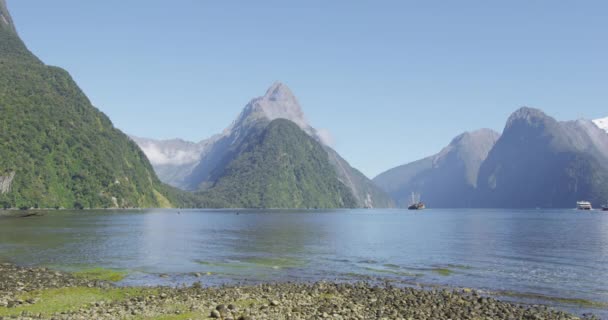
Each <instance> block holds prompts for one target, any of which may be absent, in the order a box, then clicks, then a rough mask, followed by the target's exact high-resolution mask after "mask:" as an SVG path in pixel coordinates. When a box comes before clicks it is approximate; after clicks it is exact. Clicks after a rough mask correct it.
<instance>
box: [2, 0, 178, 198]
mask: <svg viewBox="0 0 608 320" xmlns="http://www.w3.org/2000/svg"><path fill="white" fill-rule="evenodd" d="M0 115H1V117H0V175H1V176H2V177H3V178H2V181H1V184H2V190H3V192H1V193H0V203H2V205H3V206H5V207H6V206H8V207H20V208H21V207H24V208H29V207H44V208H51V207H64V208H84V207H86V208H89V207H91V208H100V207H165V206H171V205H172V204H173V199H177V197H176V196H177V195H178V194H179V192H177V191H175V190H173V189H171V188H169V187H167V186H165V185H163V184H162V183H161V182H160V181H159V180H158V178H157V177H156V174H155V173H154V170H153V169H152V167H151V166H150V163H149V162H148V160H147V158H146V156H145V155H144V154H143V152H141V150H140V149H139V148H138V147H137V145H136V144H135V143H134V142H132V141H131V140H130V139H129V138H128V137H127V136H126V135H125V134H124V133H122V132H121V131H120V130H118V129H116V128H115V127H114V125H113V124H112V122H111V121H110V119H109V118H108V117H107V116H106V115H105V114H103V113H102V112H100V111H99V110H98V109H96V108H95V107H93V106H92V105H91V102H90V101H89V99H88V98H87V97H86V95H85V94H84V93H83V92H82V91H81V90H80V88H79V87H78V86H77V84H76V83H75V82H74V80H73V79H72V77H71V76H70V75H69V74H68V72H66V71H65V70H62V69H60V68H57V67H52V66H47V65H45V64H44V63H42V62H41V61H40V60H38V58H36V56H34V55H33V54H32V53H31V52H30V51H29V50H28V49H27V48H26V46H25V45H24V44H23V42H22V41H21V39H20V38H19V36H18V34H17V32H16V31H15V27H14V24H13V20H12V18H11V16H10V14H9V12H8V10H7V7H6V2H5V1H3V0H2V1H1V2H0ZM6 172H9V174H6ZM177 205H180V204H177Z"/></svg>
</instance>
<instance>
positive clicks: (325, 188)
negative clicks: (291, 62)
mask: <svg viewBox="0 0 608 320" xmlns="http://www.w3.org/2000/svg"><path fill="white" fill-rule="evenodd" d="M232 158H233V160H232V161H230V163H229V164H228V165H227V166H225V167H223V168H221V169H220V170H219V171H218V172H217V173H214V175H216V176H217V178H216V180H215V181H214V183H213V185H212V186H211V187H210V188H208V189H207V190H205V191H203V192H201V193H200V196H201V198H202V199H203V200H202V201H203V202H202V204H201V206H202V207H223V208H225V207H237V208H345V207H346V208H348V207H356V206H357V205H358V204H357V200H356V199H355V197H354V196H353V194H352V193H351V190H350V189H349V188H348V187H347V186H346V185H344V184H343V183H342V182H341V181H340V180H339V179H338V175H337V174H336V172H335V170H334V168H333V166H332V165H331V163H330V162H329V158H328V154H327V152H326V151H325V150H324V148H323V146H322V145H321V144H320V143H319V142H318V141H316V140H314V139H313V138H311V137H310V136H309V135H307V134H306V133H305V132H304V131H303V130H302V129H301V128H300V127H299V126H298V125H297V124H295V123H294V122H291V121H290V120H286V119H281V118H278V119H276V120H273V121H271V122H270V124H268V125H267V126H260V127H259V128H256V129H255V130H251V131H249V132H248V134H247V136H246V137H244V138H243V140H242V142H241V143H240V144H239V146H238V147H236V148H235V150H234V156H233V157H232Z"/></svg>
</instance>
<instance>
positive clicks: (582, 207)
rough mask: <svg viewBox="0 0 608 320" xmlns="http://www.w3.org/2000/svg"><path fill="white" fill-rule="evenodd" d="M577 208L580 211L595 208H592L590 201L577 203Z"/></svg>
mask: <svg viewBox="0 0 608 320" xmlns="http://www.w3.org/2000/svg"><path fill="white" fill-rule="evenodd" d="M576 208H577V209H578V210H593V207H592V206H591V202H589V201H579V202H577V203H576Z"/></svg>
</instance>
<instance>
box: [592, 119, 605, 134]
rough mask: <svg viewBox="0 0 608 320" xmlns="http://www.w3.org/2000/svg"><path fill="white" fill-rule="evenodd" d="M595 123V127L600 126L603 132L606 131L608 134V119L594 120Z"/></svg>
mask: <svg viewBox="0 0 608 320" xmlns="http://www.w3.org/2000/svg"><path fill="white" fill-rule="evenodd" d="M593 123H595V125H596V126H598V127H599V128H600V129H602V130H604V131H606V133H608V117H606V118H602V119H597V120H593Z"/></svg>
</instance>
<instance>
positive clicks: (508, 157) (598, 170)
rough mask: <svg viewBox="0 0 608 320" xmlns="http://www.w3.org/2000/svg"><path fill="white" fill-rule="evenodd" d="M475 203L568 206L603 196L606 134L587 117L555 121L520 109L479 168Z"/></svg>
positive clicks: (606, 193)
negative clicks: (584, 118)
mask: <svg viewBox="0 0 608 320" xmlns="http://www.w3.org/2000/svg"><path fill="white" fill-rule="evenodd" d="M478 187H479V191H478V197H477V202H476V204H475V205H476V206H480V207H509V208H512V207H515V208H533V207H543V208H569V207H574V206H575V204H576V201H578V200H589V201H592V202H593V203H596V204H599V203H603V202H604V201H605V200H606V199H605V198H606V197H608V135H606V134H605V133H604V132H603V131H602V130H601V129H599V128H598V127H597V126H595V125H594V124H593V123H592V122H591V121H587V120H577V121H570V122H558V121H556V120H555V119H553V118H551V117H549V116H547V115H545V114H544V113H543V112H542V111H540V110H536V109H531V108H522V109H520V110H518V111H516V112H515V113H513V115H512V116H511V117H510V118H509V120H508V122H507V125H506V127H505V129H504V132H503V135H502V136H501V138H500V139H499V140H498V142H497V143H496V145H495V147H494V148H493V150H492V151H491V152H490V154H489V156H488V158H487V159H486V161H485V162H484V163H483V165H482V166H481V169H480V173H479V178H478Z"/></svg>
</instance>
